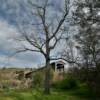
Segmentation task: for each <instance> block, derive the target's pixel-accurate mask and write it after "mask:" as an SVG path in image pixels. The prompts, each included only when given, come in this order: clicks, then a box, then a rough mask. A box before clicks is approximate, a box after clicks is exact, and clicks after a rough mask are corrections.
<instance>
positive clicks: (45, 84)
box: [44, 60, 50, 94]
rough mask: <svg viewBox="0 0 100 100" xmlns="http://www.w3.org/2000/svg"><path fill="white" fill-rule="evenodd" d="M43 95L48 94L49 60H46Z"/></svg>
mask: <svg viewBox="0 0 100 100" xmlns="http://www.w3.org/2000/svg"><path fill="white" fill-rule="evenodd" d="M44 93H45V94H50V60H46V69H45V80H44Z"/></svg>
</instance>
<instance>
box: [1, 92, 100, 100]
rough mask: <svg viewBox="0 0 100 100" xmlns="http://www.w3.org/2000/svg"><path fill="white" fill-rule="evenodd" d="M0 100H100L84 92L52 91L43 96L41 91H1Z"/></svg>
mask: <svg viewBox="0 0 100 100" xmlns="http://www.w3.org/2000/svg"><path fill="white" fill-rule="evenodd" d="M0 100H100V99H97V98H95V97H94V96H93V95H91V94H89V91H86V90H84V91H83V90H69V91H59V92H57V91H56V90H53V91H52V92H51V94H50V95H44V94H43V92H42V91H41V90H1V91H0Z"/></svg>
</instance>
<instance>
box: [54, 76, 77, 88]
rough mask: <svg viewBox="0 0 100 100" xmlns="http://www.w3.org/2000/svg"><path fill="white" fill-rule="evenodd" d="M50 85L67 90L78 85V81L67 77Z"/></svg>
mask: <svg viewBox="0 0 100 100" xmlns="http://www.w3.org/2000/svg"><path fill="white" fill-rule="evenodd" d="M52 86H53V88H56V89H62V90H68V89H73V88H76V87H78V83H77V80H75V79H73V78H70V77H69V78H65V79H63V80H61V81H57V82H56V83H53V84H52Z"/></svg>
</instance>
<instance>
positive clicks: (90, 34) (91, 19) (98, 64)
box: [74, 0, 100, 87]
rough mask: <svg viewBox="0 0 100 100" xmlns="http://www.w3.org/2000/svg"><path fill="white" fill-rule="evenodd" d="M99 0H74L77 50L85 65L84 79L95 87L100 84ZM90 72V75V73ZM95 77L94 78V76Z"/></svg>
mask: <svg viewBox="0 0 100 100" xmlns="http://www.w3.org/2000/svg"><path fill="white" fill-rule="evenodd" d="M99 9H100V0H81V1H80V0H76V12H75V13H74V19H75V23H76V24H77V26H78V29H79V33H78V34H76V35H75V39H76V42H77V46H76V48H77V50H78V51H79V52H80V55H81V58H82V62H81V64H82V66H83V67H85V69H86V70H85V73H84V74H86V77H85V78H86V79H87V80H88V81H89V82H90V81H91V80H92V81H91V82H90V83H91V84H92V83H93V84H95V87H98V86H100V85H99V84H100V79H99V78H100V74H99V72H100V10H99ZM91 74H92V75H91ZM94 77H96V78H94Z"/></svg>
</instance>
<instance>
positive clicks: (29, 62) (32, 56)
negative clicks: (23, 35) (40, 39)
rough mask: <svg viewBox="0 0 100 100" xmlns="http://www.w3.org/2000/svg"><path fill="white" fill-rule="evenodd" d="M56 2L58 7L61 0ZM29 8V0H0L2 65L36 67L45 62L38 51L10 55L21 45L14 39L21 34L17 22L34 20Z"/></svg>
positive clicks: (0, 54) (0, 61)
mask: <svg viewBox="0 0 100 100" xmlns="http://www.w3.org/2000/svg"><path fill="white" fill-rule="evenodd" d="M33 1H36V0H33ZM51 1H52V0H51ZM53 2H54V1H53ZM54 4H55V5H56V6H55V9H57V8H58V7H57V6H59V5H60V4H61V0H55V3H54ZM28 10H29V8H28V4H27V0H0V67H36V66H37V65H38V64H43V63H44V58H43V56H42V55H41V54H37V53H30V52H27V53H22V54H18V55H16V56H13V57H9V56H10V55H12V54H13V53H14V49H15V48H16V47H18V46H19V44H18V43H16V41H14V40H13V39H12V37H15V36H16V35H17V34H19V30H18V26H17V24H18V23H19V22H21V21H22V20H25V21H26V22H31V21H32V16H31V15H30V13H29V11H28ZM27 15H29V16H27ZM30 20H31V21H30Z"/></svg>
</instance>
